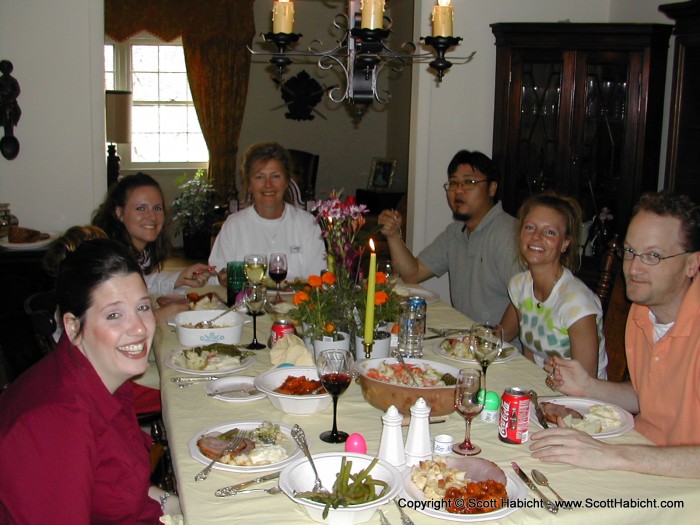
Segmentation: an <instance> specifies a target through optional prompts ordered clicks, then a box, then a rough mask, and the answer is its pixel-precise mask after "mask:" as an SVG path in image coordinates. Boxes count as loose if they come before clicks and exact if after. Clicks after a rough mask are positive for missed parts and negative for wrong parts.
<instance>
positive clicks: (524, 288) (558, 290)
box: [508, 268, 608, 379]
mask: <svg viewBox="0 0 700 525" xmlns="http://www.w3.org/2000/svg"><path fill="white" fill-rule="evenodd" d="M563 270H564V272H563V273H562V276H561V278H560V279H559V281H557V283H556V284H555V285H554V288H553V289H552V293H551V294H549V297H548V298H547V300H546V301H543V302H538V301H537V299H536V298H535V294H534V291H533V281H532V275H531V274H530V272H529V271H527V272H523V273H519V274H517V275H516V276H514V277H513V278H512V279H511V280H510V283H508V294H509V295H510V299H511V301H512V302H513V304H514V305H515V307H516V308H517V309H518V311H519V312H520V341H521V342H522V344H523V348H528V349H529V350H530V351H531V352H532V354H533V356H534V357H535V363H537V364H538V365H539V366H544V362H545V360H546V359H547V357H548V356H551V355H556V356H559V357H564V358H566V359H571V342H570V341H569V327H571V326H572V325H573V324H574V323H575V322H576V321H578V320H579V319H581V318H583V317H586V316H587V315H595V319H596V327H597V330H598V341H599V344H598V378H599V379H607V374H606V371H605V367H606V366H607V364H608V356H607V354H606V353H605V335H603V309H602V307H601V305H600V299H599V298H598V296H597V295H596V294H594V293H593V292H592V291H591V290H590V288H588V287H587V286H586V285H585V284H584V283H583V281H581V280H580V279H578V278H576V277H574V275H573V274H572V273H571V271H569V270H568V269H566V268H564V269H563Z"/></svg>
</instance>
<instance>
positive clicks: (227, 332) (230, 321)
mask: <svg viewBox="0 0 700 525" xmlns="http://www.w3.org/2000/svg"><path fill="white" fill-rule="evenodd" d="M224 311H225V310H202V311H196V310H192V311H189V312H180V313H179V314H177V315H176V316H175V328H176V330H177V338H178V339H179V340H180V344H181V345H184V346H201V345H210V344H212V343H224V344H227V345H235V344H237V343H238V342H240V340H241V330H242V329H243V323H244V322H245V319H244V318H243V316H242V315H240V314H238V313H236V312H229V313H227V314H226V315H224V316H223V317H221V318H219V319H217V320H216V321H214V326H220V327H223V328H186V327H184V326H183V325H195V324H197V323H199V322H201V321H206V320H208V319H213V318H214V317H216V316H217V315H219V314H220V313H223V312H224ZM224 325H227V326H225V327H224Z"/></svg>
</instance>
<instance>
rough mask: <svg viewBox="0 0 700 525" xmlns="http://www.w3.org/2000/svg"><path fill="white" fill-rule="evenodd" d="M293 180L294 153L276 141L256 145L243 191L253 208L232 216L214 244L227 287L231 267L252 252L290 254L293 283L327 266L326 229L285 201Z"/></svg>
mask: <svg viewBox="0 0 700 525" xmlns="http://www.w3.org/2000/svg"><path fill="white" fill-rule="evenodd" d="M289 177H290V158H289V154H288V153H287V150H285V149H284V148H283V147H282V146H280V145H279V144H278V143H276V142H265V143H260V144H255V145H253V146H251V147H250V148H248V150H247V151H246V152H245V154H244V155H243V163H242V164H241V188H242V189H243V191H244V192H246V193H247V194H248V195H249V196H250V198H251V199H252V203H253V204H252V206H249V207H247V208H245V209H244V210H243V211H240V212H238V213H234V214H233V215H230V216H229V217H228V218H227V219H226V221H225V222H224V224H223V226H222V227H221V231H220V232H219V234H218V236H217V237H216V240H215V241H214V246H213V247H212V251H211V255H210V256H209V264H210V265H211V266H215V267H216V268H218V269H220V270H221V271H220V272H219V282H220V283H221V284H223V285H226V264H227V263H228V262H231V261H243V259H244V257H245V256H246V255H248V254H260V255H267V256H269V255H270V254H271V253H284V254H286V255H287V265H288V270H287V279H289V280H292V279H295V278H298V277H300V278H306V277H307V276H308V275H311V274H320V273H321V270H322V269H324V268H325V266H326V264H325V247H324V244H323V240H322V238H321V228H320V227H319V226H318V224H316V221H315V219H314V217H313V215H311V214H310V213H308V212H306V211H304V210H301V209H299V208H296V207H294V206H293V205H292V204H289V203H288V202H285V196H287V198H289V197H288V196H289V193H288V187H289V182H290V181H289Z"/></svg>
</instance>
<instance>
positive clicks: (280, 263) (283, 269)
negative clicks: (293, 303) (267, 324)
mask: <svg viewBox="0 0 700 525" xmlns="http://www.w3.org/2000/svg"><path fill="white" fill-rule="evenodd" d="M267 268H268V272H269V274H270V279H272V280H273V281H275V288H277V294H276V295H275V299H274V300H273V301H272V302H273V303H274V304H279V303H281V302H282V297H281V296H280V284H281V283H282V281H284V280H285V279H286V278H287V256H286V255H285V254H284V253H273V254H271V255H270V264H269V266H268V267H267Z"/></svg>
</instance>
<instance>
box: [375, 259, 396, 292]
mask: <svg viewBox="0 0 700 525" xmlns="http://www.w3.org/2000/svg"><path fill="white" fill-rule="evenodd" d="M377 271H378V272H383V273H384V274H385V275H386V281H387V283H389V287H390V288H394V286H396V283H397V282H398V280H399V272H398V271H397V269H396V265H395V264H394V263H392V262H391V261H388V260H385V261H379V262H378V263H377Z"/></svg>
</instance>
